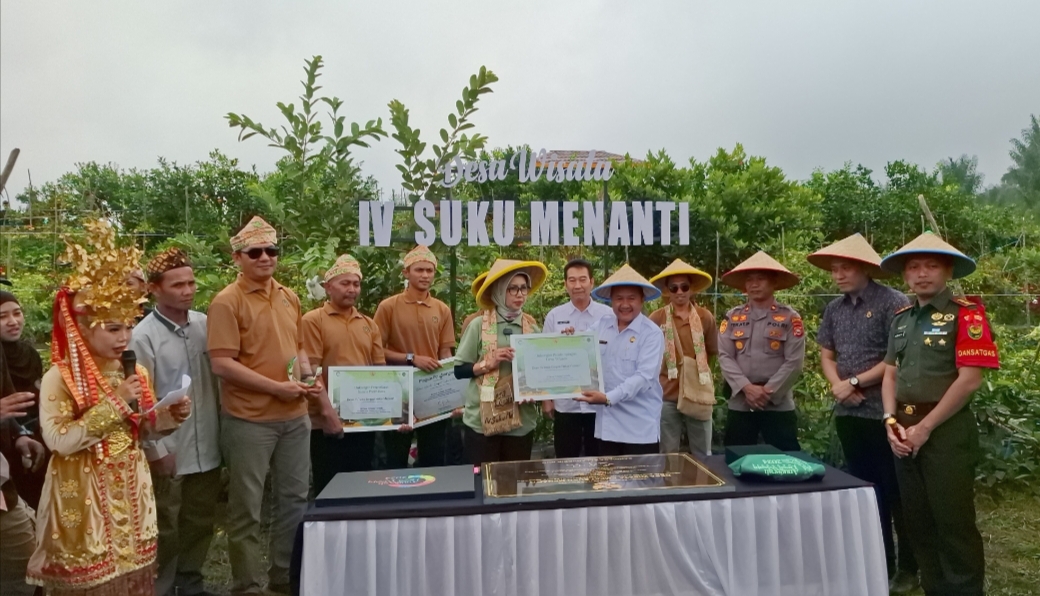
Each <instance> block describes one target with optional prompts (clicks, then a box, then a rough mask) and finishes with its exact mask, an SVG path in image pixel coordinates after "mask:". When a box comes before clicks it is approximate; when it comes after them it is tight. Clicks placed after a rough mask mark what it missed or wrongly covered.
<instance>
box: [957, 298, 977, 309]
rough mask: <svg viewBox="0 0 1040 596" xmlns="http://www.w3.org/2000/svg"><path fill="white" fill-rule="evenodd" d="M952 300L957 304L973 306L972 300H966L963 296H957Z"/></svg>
mask: <svg viewBox="0 0 1040 596" xmlns="http://www.w3.org/2000/svg"><path fill="white" fill-rule="evenodd" d="M953 301H954V302H956V303H957V304H960V305H961V306H966V307H968V308H975V303H974V302H972V301H971V300H968V299H967V298H965V297H964V296H957V297H956V298H954V299H953Z"/></svg>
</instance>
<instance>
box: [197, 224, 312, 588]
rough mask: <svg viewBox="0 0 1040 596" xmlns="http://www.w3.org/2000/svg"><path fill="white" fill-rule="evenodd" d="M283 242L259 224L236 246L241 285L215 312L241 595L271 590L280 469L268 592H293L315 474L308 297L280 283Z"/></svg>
mask: <svg viewBox="0 0 1040 596" xmlns="http://www.w3.org/2000/svg"><path fill="white" fill-rule="evenodd" d="M277 239H278V235H277V233H276V232H275V230H274V228H272V227H271V226H270V225H268V224H267V222H265V221H264V220H262V219H260V218H259V217H254V218H253V219H252V220H251V221H250V222H249V223H248V224H247V225H246V227H245V228H243V229H242V231H241V232H239V233H238V234H237V235H236V236H235V237H234V238H232V239H231V248H232V250H233V251H234V255H233V256H234V260H235V264H236V265H237V266H238V267H239V269H240V270H241V273H240V274H239V276H238V279H237V280H235V282H234V283H232V284H231V285H229V286H228V287H226V288H224V289H223V290H221V292H220V293H219V294H217V297H216V298H214V299H213V303H212V304H211V305H210V307H209V313H208V317H207V329H208V341H207V344H208V347H209V355H210V360H211V362H212V365H213V372H214V374H216V375H217V376H218V377H220V379H221V384H220V394H221V406H222V410H223V411H222V416H221V435H220V443H221V451H222V453H223V456H224V463H225V464H226V465H227V468H228V473H229V475H230V484H229V487H228V507H227V534H228V555H229V558H230V560H231V577H232V587H231V590H232V594H258V593H260V590H261V587H262V584H263V577H262V575H263V568H262V565H263V563H262V560H261V555H260V506H261V503H262V501H263V494H264V479H265V478H266V477H267V474H268V472H269V471H270V472H271V476H272V483H273V484H274V486H275V491H276V492H275V506H274V507H273V511H275V512H277V518H276V519H275V520H274V523H273V526H272V528H271V538H270V551H269V552H270V564H271V565H270V569H269V572H268V582H267V584H268V586H267V587H268V590H269V591H271V592H276V593H285V594H288V593H289V558H290V555H291V554H292V545H293V538H294V536H295V533H296V527H297V525H299V523H300V521H301V520H302V519H303V513H304V511H305V510H306V508H307V491H308V488H309V476H310V468H309V465H308V464H309V461H310V441H309V437H310V420H309V419H308V417H307V398H308V395H320V392H321V390H322V387H321V383H316V384H314V386H312V387H308V385H307V384H305V383H301V382H299V381H295V380H293V379H292V377H291V376H290V369H291V368H296V369H297V371H298V374H299V375H300V376H302V377H304V378H307V377H309V376H310V364H309V362H308V360H307V356H306V354H305V353H304V352H303V351H302V350H301V349H300V335H299V329H300V325H301V317H300V300H299V298H297V297H296V294H294V293H293V291H292V290H290V289H289V288H286V287H285V286H283V285H281V284H279V283H278V282H277V281H275V280H274V279H273V277H272V276H273V275H274V270H275V267H276V266H277V264H278V246H277V245H276V242H277Z"/></svg>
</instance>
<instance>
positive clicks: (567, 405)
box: [542, 259, 614, 457]
mask: <svg viewBox="0 0 1040 596" xmlns="http://www.w3.org/2000/svg"><path fill="white" fill-rule="evenodd" d="M563 276H564V280H565V281H564V284H565V287H566V289H567V295H568V296H569V297H570V302H568V303H566V304H561V305H560V306H557V307H556V308H554V309H552V310H550V311H549V314H548V315H546V316H545V325H543V326H542V330H543V332H545V333H560V332H562V331H563V330H564V329H567V328H568V327H573V328H574V330H575V331H576V332H579V333H580V332H582V331H587V330H588V329H589V327H592V324H593V323H595V322H596V321H598V320H600V319H601V318H603V317H605V316H609V315H613V314H614V311H613V310H611V308H610V307H609V306H607V305H605V304H600V303H599V302H593V301H592V288H593V287H595V285H596V282H595V280H594V279H593V278H592V265H591V264H589V262H588V261H585V260H583V259H574V260H573V261H570V262H569V263H567V265H565V266H564V268H563ZM542 412H543V413H544V414H545V415H546V416H549V417H550V418H552V419H553V446H554V447H555V448H556V457H582V455H584V456H585V457H595V456H596V455H599V450H598V448H597V445H598V442H597V441H596V410H595V408H594V407H593V406H591V405H589V404H584V403H581V402H578V401H574V400H570V399H561V400H558V401H555V402H554V401H552V400H546V401H543V402H542Z"/></svg>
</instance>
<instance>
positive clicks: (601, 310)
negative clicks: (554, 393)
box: [542, 300, 614, 414]
mask: <svg viewBox="0 0 1040 596" xmlns="http://www.w3.org/2000/svg"><path fill="white" fill-rule="evenodd" d="M607 316H609V317H613V316H614V311H613V310H612V309H611V308H610V307H609V306H607V305H606V304H602V303H599V302H596V301H595V300H593V301H591V302H589V305H588V306H586V307H585V310H580V309H578V307H577V306H575V305H574V303H573V302H567V303H566V304H561V305H560V306H557V307H556V308H554V309H552V310H550V311H549V314H547V315H545V324H544V325H542V332H543V333H560V332H562V331H563V330H564V329H566V328H568V327H574V331H576V332H578V333H581V332H582V331H588V330H589V329H590V328H591V327H592V325H593V324H595V323H596V321H598V320H600V319H602V318H603V317H607ZM553 407H554V408H555V409H556V411H557V412H563V413H565V414H595V413H596V410H595V408H593V407H592V406H590V405H589V404H587V403H583V402H580V401H574V400H573V399H558V400H555V401H553Z"/></svg>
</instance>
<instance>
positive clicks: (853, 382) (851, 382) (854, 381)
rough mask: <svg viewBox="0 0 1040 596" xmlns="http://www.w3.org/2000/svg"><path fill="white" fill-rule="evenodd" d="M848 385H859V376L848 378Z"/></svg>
mask: <svg viewBox="0 0 1040 596" xmlns="http://www.w3.org/2000/svg"><path fill="white" fill-rule="evenodd" d="M849 385H852V386H853V387H859V377H852V378H850V379H849Z"/></svg>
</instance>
